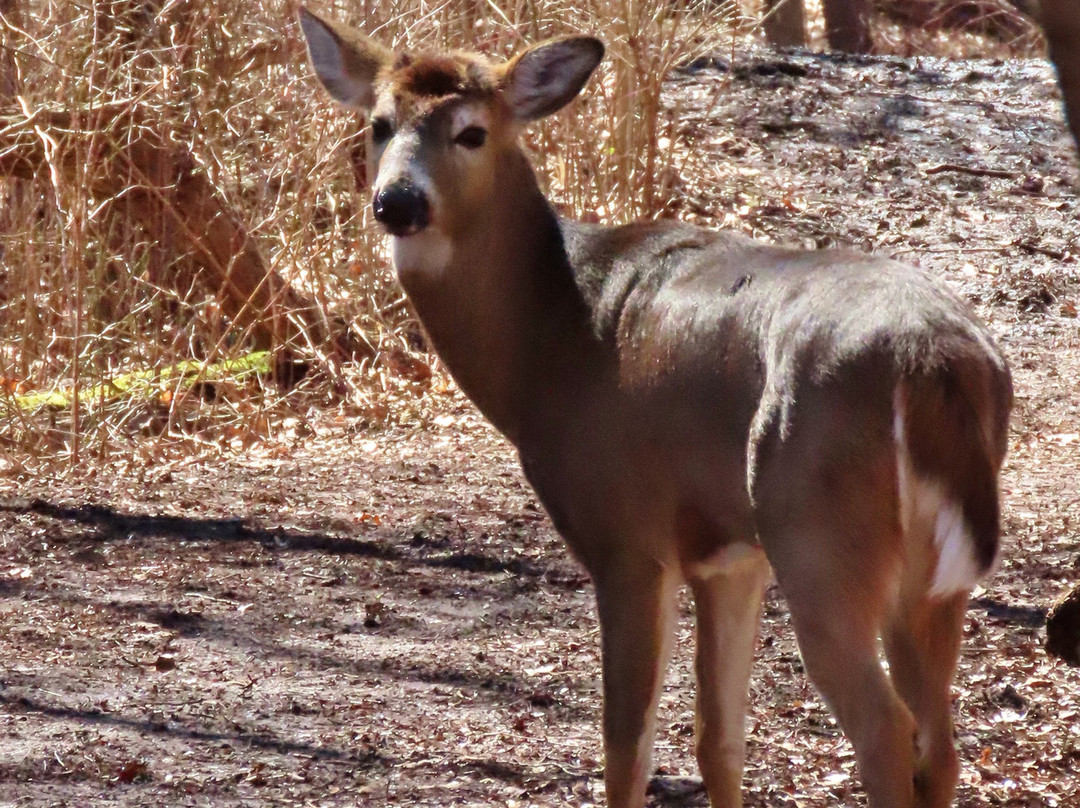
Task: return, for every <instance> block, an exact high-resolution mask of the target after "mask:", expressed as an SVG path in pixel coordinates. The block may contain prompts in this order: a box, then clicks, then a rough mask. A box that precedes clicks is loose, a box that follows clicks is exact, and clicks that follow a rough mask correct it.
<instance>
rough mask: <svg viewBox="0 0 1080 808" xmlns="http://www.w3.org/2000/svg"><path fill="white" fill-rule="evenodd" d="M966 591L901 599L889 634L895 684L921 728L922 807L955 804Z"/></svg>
mask: <svg viewBox="0 0 1080 808" xmlns="http://www.w3.org/2000/svg"><path fill="white" fill-rule="evenodd" d="M967 600H968V596H967V593H966V592H963V593H957V594H953V595H949V596H947V597H944V598H937V597H921V598H918V599H917V600H916V601H915V602H914V603H911V604H907V603H905V602H904V600H903V599H902V600H901V603H900V605H899V608H898V610H897V613H896V614H895V615H894V616H893V618H892V619H891V621H890V622H889V624H888V626H887V627H886V630H885V632H884V635H883V637H884V640H885V653H886V657H887V658H888V660H889V673H890V675H891V677H892V680H893V684H894V685H895V687H896V689H897V691H898V692H899V693H900V695H901V697H902V698H903V699H904V701H905V702H906V703H907V705H908V707H909V709H910V710H911V712H912V714H913V715H914V716H915V721H916V723H917V725H918V736H917V760H916V766H915V791H916V794H915V796H916V804H917V805H918V806H920V808H946V806H949V805H951V804H952V800H953V796H954V794H955V791H956V780H957V776H958V774H959V768H960V764H959V759H958V757H957V754H956V746H955V744H954V742H953V723H952V688H951V686H952V680H953V675H954V673H955V671H956V662H957V659H958V657H959V655H960V640H961V637H962V635H963V624H964V612H965V611H966V609H967Z"/></svg>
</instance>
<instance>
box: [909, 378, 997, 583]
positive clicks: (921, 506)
mask: <svg viewBox="0 0 1080 808" xmlns="http://www.w3.org/2000/svg"><path fill="white" fill-rule="evenodd" d="M893 437H894V439H895V440H896V465H897V482H898V485H897V488H898V494H899V500H900V526H901V528H903V531H904V534H905V535H907V534H909V532H910V531H911V530H912V529H913V528H917V527H919V526H926V527H929V526H931V525H932V526H933V528H932V529H933V533H934V545H935V547H936V548H937V551H938V559H937V566H936V567H935V569H934V576H933V579H932V581H931V584H930V594H931V595H939V596H944V595H951V594H954V593H956V592H964V591H968V590H970V589H971V588H972V587H973V586H974V585H975V584H976V582H977V581H978V580H979V578H980V576H981V570H980V568H979V564H978V562H977V561H976V559H975V553H974V548H975V542H974V539H973V538H972V535H971V530H970V528H969V527H968V524H967V522H966V521H965V519H964V512H963V510H962V509H961V507H960V503H958V502H956V501H955V500H953V499H952V498H950V497H949V495H948V493H947V492H946V490H945V486H944V485H942V483H940V482H939V481H937V480H930V479H927V478H926V477H922V476H920V475H919V474H917V473H916V472H915V469H914V467H913V466H912V464H911V453H910V452H909V451H908V445H907V430H906V427H905V424H904V394H903V389H902V388H901V387H900V386H899V385H898V386H897V388H896V392H895V393H894V394H893Z"/></svg>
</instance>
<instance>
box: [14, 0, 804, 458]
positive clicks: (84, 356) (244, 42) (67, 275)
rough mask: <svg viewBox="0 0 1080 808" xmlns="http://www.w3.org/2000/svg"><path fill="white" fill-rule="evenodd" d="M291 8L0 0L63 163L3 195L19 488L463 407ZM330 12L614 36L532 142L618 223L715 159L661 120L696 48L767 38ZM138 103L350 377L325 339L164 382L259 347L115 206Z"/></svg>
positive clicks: (451, 34) (543, 19) (434, 26)
mask: <svg viewBox="0 0 1080 808" xmlns="http://www.w3.org/2000/svg"><path fill="white" fill-rule="evenodd" d="M296 5H297V3H296V0H273V1H271V2H261V3H256V2H253V1H252V0H248V1H247V2H239V3H238V2H235V1H231V0H203V2H198V3H194V2H186V1H185V0H0V11H3V12H4V14H5V15H6V16H5V18H4V19H5V22H4V23H3V24H0V57H2V58H0V114H3V115H7V116H8V117H7V118H5V119H0V159H2V158H3V155H4V148H5V143H8V142H9V141H10V138H9V140H5V139H4V137H5V134H7V135H10V134H11V131H12V129H11V127H12V126H16V125H17V126H19V127H22V130H23V131H24V132H27V133H30V135H31V137H33V138H37V139H38V141H39V145H40V147H43V153H44V155H45V158H44V161H43V163H42V165H41V166H40V170H39V171H38V172H37V174H36V175H35V176H34V177H33V178H30V179H6V180H5V179H0V329H2V330H3V334H4V338H3V340H2V341H0V472H5V473H8V474H12V473H14V474H27V473H42V472H43V471H44V470H46V469H53V470H63V469H79V468H82V467H83V466H84V465H85V464H86V462H87V461H93V460H97V461H103V460H107V459H110V458H117V457H124V456H133V457H134V458H135V462H155V461H156V460H159V459H160V458H161V457H162V456H163V455H166V454H170V453H172V454H177V453H180V454H183V453H190V452H192V451H193V450H200V449H205V450H207V451H214V452H216V451H221V450H223V449H224V450H228V449H230V448H233V447H236V446H243V445H246V444H249V443H250V442H252V441H259V440H266V439H272V438H274V437H275V436H276V435H278V434H279V433H280V432H281V430H282V429H285V427H284V426H283V425H285V424H287V425H289V427H288V428H289V429H291V428H293V426H294V425H295V424H296V423H297V419H299V420H300V421H301V422H302V421H303V420H304V419H305V418H306V417H308V415H309V414H310V413H312V412H314V411H320V412H321V411H325V409H326V408H327V407H342V408H349V409H351V410H353V411H355V410H357V409H359V410H360V411H362V412H363V413H364V414H365V415H367V416H368V420H369V421H370V422H371V423H379V422H383V421H386V420H388V419H394V420H403V419H404V420H407V419H412V418H417V417H424V415H425V413H426V412H427V408H426V404H425V402H427V401H430V400H431V398H432V397H435V398H437V397H439V396H440V395H449V394H450V393H449V390H450V388H449V385H448V384H447V381H446V379H445V376H444V375H443V374H442V373H441V372H440V371H439V370H438V368H435V372H434V373H432V372H431V367H430V366H431V365H432V363H433V360H431V359H430V358H429V357H427V356H426V355H425V354H423V352H422V350H421V348H422V338H420V337H419V330H418V326H417V325H416V323H415V322H413V321H412V319H411V316H410V313H409V310H408V307H407V306H406V305H405V304H404V301H403V300H402V299H401V294H400V291H399V290H398V289H397V287H396V285H395V284H394V283H393V280H392V274H391V271H390V269H389V266H388V262H387V258H386V255H385V253H384V252H383V247H382V240H381V238H380V237H379V235H378V233H377V232H376V231H375V230H374V229H373V228H371V227H369V226H368V225H369V222H368V217H369V213H368V205H367V199H366V193H365V192H364V190H363V189H362V188H360V187H358V182H357V178H356V177H355V176H354V173H353V169H352V167H351V162H350V159H349V157H350V154H351V153H356V152H358V151H359V152H360V153H363V150H364V148H365V143H364V133H363V130H362V128H361V122H360V121H357V120H353V119H350V118H349V117H348V116H347V115H343V114H341V113H340V111H338V110H335V109H333V108H332V106H331V105H330V103H329V102H328V101H327V99H326V98H325V97H324V96H323V94H322V93H321V92H320V91H319V90H318V89H317V88H316V86H315V83H314V81H313V80H311V79H310V78H309V77H308V70H307V67H306V63H305V61H304V55H303V46H302V42H301V40H300V33H299V30H298V26H297V24H296V22H295V11H296ZM313 5H315V6H316V8H317V9H318V10H320V11H322V12H323V13H326V14H330V15H333V16H336V17H337V18H339V19H343V20H347V21H350V22H353V23H354V24H357V25H359V26H360V27H363V28H364V29H365V30H367V31H368V32H370V33H373V34H376V35H378V36H379V37H380V38H382V39H383V40H384V41H390V42H394V43H396V44H399V45H406V46H408V47H409V48H413V49H424V48H429V47H443V46H460V45H461V43H466V42H467V43H472V45H473V46H475V47H478V48H480V49H482V50H484V51H486V52H488V53H490V54H493V55H508V54H510V53H511V52H513V51H514V50H516V49H517V48H518V47H520V46H521V45H522V44H523V43H526V42H531V41H535V40H537V39H539V38H542V37H545V36H551V35H554V34H557V33H560V32H565V31H570V30H587V31H595V32H599V33H600V34H601V35H602V37H603V38H604V40H605V41H606V42H607V44H608V47H609V58H608V59H607V60H606V61H605V63H604V66H603V67H602V69H601V71H600V75H599V76H598V78H597V79H596V80H595V81H594V82H593V84H592V88H591V89H590V90H589V91H588V93H587V94H586V97H585V98H584V99H583V100H582V101H581V102H580V103H578V104H576V105H575V106H574V108H573V109H572V110H571V111H570V112H566V113H562V114H561V115H558V116H555V117H554V118H552V119H551V120H549V121H546V122H545V123H544V124H542V125H541V126H538V127H536V128H535V129H534V130H533V131H532V132H531V133H530V135H529V136H528V142H527V146H528V148H529V149H530V150H531V151H532V153H533V154H534V156H535V162H536V164H537V166H538V168H539V170H540V173H541V175H542V177H543V178H544V180H545V182H546V183H547V184H548V187H549V190H550V192H551V194H552V196H553V198H554V199H555V200H556V201H557V203H558V204H559V205H560V206H562V207H563V208H565V210H566V211H567V212H570V213H574V214H577V215H586V216H591V215H596V216H598V217H599V218H602V219H603V220H605V221H626V220H629V219H632V218H635V217H640V216H651V215H655V214H657V213H659V212H664V211H671V210H676V211H677V210H678V208H679V193H680V191H679V188H680V181H679V178H680V177H681V176H686V175H687V173H688V172H693V171H695V170H697V168H696V167H695V165H694V162H693V161H694V160H701V159H702V157H701V156H700V155H698V154H697V152H696V151H695V150H694V149H692V148H682V147H680V146H681V144H680V143H679V142H678V134H677V131H678V130H677V127H676V121H677V119H678V110H671V109H664V108H662V105H661V100H660V89H661V82H662V81H663V79H664V77H665V75H666V74H667V73H668V71H669V70H670V68H671V67H672V66H674V65H675V64H677V63H678V62H680V61H681V60H684V59H687V58H689V57H691V56H693V55H694V54H696V53H700V52H705V51H710V50H717V49H722V50H730V49H732V48H733V37H735V36H736V34H734V33H733V31H736V30H738V31H740V32H741V33H739V34H738V36H743V37H745V36H753V35H754V34H753V33H752V27H751V26H749V25H747V24H745V19H743V18H738V15H737V12H736V6H735V4H734V3H732V2H727V3H725V2H715V0H634V1H633V2H631V0H576V1H575V2H569V0H435V1H434V2H429V1H428V0H382V1H381V2H379V3H375V2H372V0H358V2H348V3H346V2H341V1H338V2H319V3H313ZM740 21H741V22H740ZM736 22H740V25H735V24H734V23H736ZM819 35H820V31H819ZM106 107H107V110H106ZM118 108H119V109H123V110H125V111H127V112H128V113H130V114H131V115H132V117H133V120H136V121H138V124H137V125H138V126H143V127H148V128H152V129H153V131H154V135H155V137H157V138H160V139H161V140H163V141H165V142H168V143H172V144H175V145H176V147H177V149H178V150H179V151H180V152H181V153H184V154H190V157H191V160H192V165H191V168H192V170H193V171H194V172H196V173H201V174H204V175H205V177H206V178H207V179H208V180H209V181H210V183H211V184H212V185H213V187H214V188H216V189H217V192H218V194H219V195H220V197H221V198H222V200H223V201H224V203H225V205H226V207H227V208H230V209H231V210H233V211H235V213H236V215H237V217H238V219H239V220H240V221H242V222H243V223H244V224H245V226H246V228H247V230H248V231H249V232H250V233H252V234H253V237H254V243H255V244H256V246H257V248H258V251H259V253H260V254H261V256H262V258H263V259H264V261H265V263H266V265H267V267H268V269H269V270H270V271H272V272H274V273H277V275H279V276H280V277H281V278H283V279H285V280H286V281H288V283H289V284H290V285H291V286H292V288H293V289H295V290H296V291H297V292H298V293H299V295H300V296H302V297H303V298H305V299H307V300H310V301H313V302H314V303H315V304H316V308H317V310H318V312H319V313H320V314H319V316H320V317H323V318H325V321H326V322H327V323H345V324H347V325H348V327H349V328H350V329H351V330H352V332H353V333H354V334H355V335H360V336H362V337H363V339H364V340H366V342H367V343H368V344H370V345H372V346H374V347H375V349H376V352H375V354H374V355H373V356H367V358H365V359H364V360H363V361H361V362H357V363H341V362H340V361H337V360H336V359H335V358H334V356H333V351H332V350H331V349H330V348H329V347H328V345H327V344H326V342H325V340H324V339H323V338H322V337H318V336H316V335H315V334H314V333H313V332H311V331H310V329H308V330H302V331H301V333H300V334H299V336H296V335H294V336H293V337H292V338H291V342H292V344H291V345H290V346H288V347H289V348H290V349H291V350H292V355H295V356H299V357H301V358H303V359H304V361H305V362H306V363H307V365H309V366H310V367H312V368H313V370H312V371H311V372H309V373H308V374H307V376H306V377H305V378H304V379H303V381H302V382H300V383H299V385H294V384H292V383H289V384H282V383H275V382H274V381H272V379H271V375H270V374H265V373H249V374H245V375H237V376H236V377H235V378H224V379H223V378H220V377H215V378H214V379H213V380H209V379H208V378H203V377H204V376H205V373H206V372H205V371H204V372H203V373H199V372H196V373H195V374H194V376H195V378H194V379H193V378H191V376H192V374H190V373H188V374H186V378H185V374H180V373H171V374H169V373H165V372H164V371H166V369H168V368H173V367H175V366H177V365H178V363H181V362H185V361H188V360H198V361H200V362H203V363H204V364H205V365H207V366H211V367H217V368H220V367H221V366H222V365H221V363H222V362H226V361H228V360H235V359H238V358H243V357H246V356H248V355H249V354H250V352H251V350H252V347H253V345H254V344H255V343H256V342H257V340H255V339H254V332H253V331H252V328H253V325H252V322H251V319H250V318H247V319H245V318H244V317H240V316H233V315H234V314H235V313H233V314H230V311H229V310H228V307H227V306H225V305H223V300H222V299H221V297H220V296H219V294H218V293H217V292H215V290H213V289H211V288H208V285H207V284H206V283H204V282H202V281H201V279H202V278H203V277H204V275H205V273H204V272H200V270H199V267H198V265H197V261H195V260H194V258H193V256H192V254H191V253H190V251H188V252H185V249H184V248H182V247H181V246H180V245H181V241H180V240H177V239H174V238H171V237H170V230H169V226H168V225H167V223H162V226H161V227H158V228H154V227H152V226H151V227H148V226H147V225H146V223H145V222H142V223H136V222H135V220H134V219H133V218H132V216H131V215H130V210H129V211H128V212H127V213H128V215H125V209H124V205H125V198H126V195H125V193H123V192H121V193H118V194H112V195H109V196H105V197H103V195H102V194H101V192H100V190H99V189H98V190H95V182H96V178H97V177H98V176H99V172H102V171H106V172H107V171H113V172H115V170H116V166H115V165H111V164H109V163H110V160H111V159H112V158H110V157H108V155H110V154H112V152H109V151H108V150H107V149H103V147H102V143H101V142H100V138H97V137H93V136H90V137H87V136H85V133H86V132H90V133H91V134H93V133H95V132H105V131H106V130H108V128H109V120H107V119H106V118H107V117H108V116H111V115H113V114H114V112H115V110H116V109H118ZM42 110H63V111H66V112H69V113H72V116H73V124H72V126H73V127H76V125H77V128H78V129H79V130H80V131H81V132H82V133H83V136H82V137H79V138H74V137H71V138H68V137H67V136H66V135H65V133H64V132H62V131H61V132H58V131H53V130H50V129H49V128H48V127H44V126H41V125H37V124H35V121H37V120H38V118H37V116H38V115H39V113H40V111H42ZM5 120H6V122H7V125H8V130H7V132H6V133H5V131H4V121H5ZM13 122H14V123H13ZM134 135H135V133H128V134H127V135H125V134H124V133H121V134H120V135H119V136H115V135H110V137H114V138H115V139H116V140H117V141H119V146H118V144H117V143H112V144H110V145H111V147H120V148H122V146H123V142H124V141H125V138H134ZM102 155H106V157H104V158H103V156H102ZM65 160H70V161H71V162H64V161H65ZM137 182H138V178H137V177H136V178H133V179H132V183H133V184H136V183H137ZM196 235H197V234H196ZM250 313H251V312H247V314H250ZM271 347H274V348H281V347H283V346H281V345H275V346H271ZM136 371H138V372H146V371H149V372H150V376H151V381H150V383H148V384H145V385H141V386H140V388H139V389H140V390H141V391H142V392H141V393H139V394H138V395H133V394H130V393H129V394H124V395H119V394H116V395H113V394H112V393H111V392H110V390H111V388H110V384H109V382H110V380H113V379H116V378H117V377H123V376H124V374H130V373H132V372H136ZM155 373H158V374H159V375H157V376H155V375H154V374H155ZM280 381H281V380H280V379H279V382H280ZM31 391H33V392H48V391H65V394H66V395H67V396H68V399H69V400H70V402H71V403H70V404H69V405H67V406H60V405H57V404H56V403H55V401H52V402H46V403H38V404H37V405H36V406H27V400H26V399H25V398H20V396H23V395H25V394H26V393H28V392H31ZM87 391H89V393H88V392H87ZM80 393H81V396H80ZM425 397H426V398H425Z"/></svg>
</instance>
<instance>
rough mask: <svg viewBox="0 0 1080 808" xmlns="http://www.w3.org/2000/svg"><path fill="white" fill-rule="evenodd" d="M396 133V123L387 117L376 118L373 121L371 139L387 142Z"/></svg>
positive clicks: (377, 141)
mask: <svg viewBox="0 0 1080 808" xmlns="http://www.w3.org/2000/svg"><path fill="white" fill-rule="evenodd" d="M393 135H394V125H393V124H392V123H390V121H388V120H387V119H386V118H376V119H375V120H373V121H372V122H371V139H372V140H374V141H375V142H376V143H385V142H386V141H388V140H389V139H390V138H391V137H393Z"/></svg>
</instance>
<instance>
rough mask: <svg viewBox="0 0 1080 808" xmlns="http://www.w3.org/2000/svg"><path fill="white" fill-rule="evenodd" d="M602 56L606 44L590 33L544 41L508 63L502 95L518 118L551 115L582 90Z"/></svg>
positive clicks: (504, 69) (529, 118)
mask: <svg viewBox="0 0 1080 808" xmlns="http://www.w3.org/2000/svg"><path fill="white" fill-rule="evenodd" d="M603 57H604V43H602V42H601V41H600V40H599V39H594V38H593V37H591V36H569V37H564V38H562V39H552V40H549V41H548V42H541V43H540V44H539V45H536V46H534V47H532V48H530V49H529V50H527V51H525V52H524V53H522V54H520V55H518V56H516V57H515V58H514V59H512V60H511V61H509V62H508V63H507V64H506V65H505V67H504V68H503V80H502V87H503V96H504V97H505V98H506V100H507V101H508V102H509V104H510V108H511V109H512V110H513V112H514V117H515V118H517V119H518V120H521V121H532V120H535V119H536V118H542V117H544V116H545V115H550V114H551V113H552V112H555V111H556V110H558V109H562V108H563V107H564V106H566V105H567V104H568V103H570V101H572V100H573V99H574V97H575V96H576V95H577V94H578V93H579V92H581V88H582V87H584V86H585V82H586V81H588V80H589V76H590V75H592V72H593V70H595V69H596V66H597V65H598V64H600V60H601V59H602V58H603Z"/></svg>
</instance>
